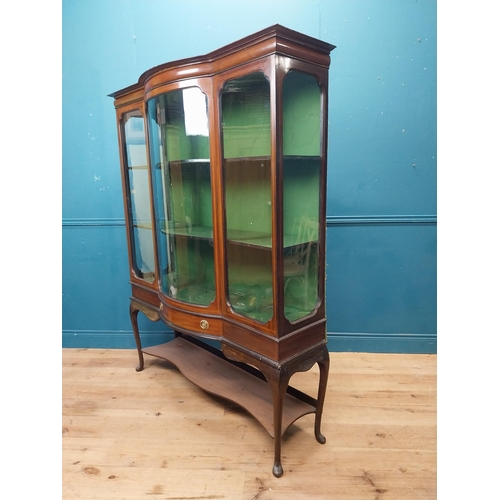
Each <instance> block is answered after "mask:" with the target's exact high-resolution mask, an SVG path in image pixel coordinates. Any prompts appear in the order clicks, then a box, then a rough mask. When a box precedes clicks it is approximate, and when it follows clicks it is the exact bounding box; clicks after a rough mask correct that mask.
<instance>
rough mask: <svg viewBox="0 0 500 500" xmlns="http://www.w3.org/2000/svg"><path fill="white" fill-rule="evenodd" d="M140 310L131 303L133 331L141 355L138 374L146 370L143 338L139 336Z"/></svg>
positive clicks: (137, 368)
mask: <svg viewBox="0 0 500 500" xmlns="http://www.w3.org/2000/svg"><path fill="white" fill-rule="evenodd" d="M138 313H139V309H138V308H137V307H136V306H135V305H134V303H133V302H130V322H131V323H132V330H133V331H134V338H135V345H136V346H137V352H138V354H139V364H138V365H137V367H136V368H135V370H136V371H137V372H140V371H142V370H143V369H144V355H143V354H142V345H141V337H140V335H139V325H138V323H137V314H138Z"/></svg>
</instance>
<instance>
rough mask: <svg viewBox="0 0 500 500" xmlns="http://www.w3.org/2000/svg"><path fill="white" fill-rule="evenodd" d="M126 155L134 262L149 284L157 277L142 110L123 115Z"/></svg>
mask: <svg viewBox="0 0 500 500" xmlns="http://www.w3.org/2000/svg"><path fill="white" fill-rule="evenodd" d="M122 131H123V142H124V157H125V163H126V166H127V173H128V175H127V183H128V191H129V195H128V211H129V217H130V220H131V228H130V231H131V233H132V234H131V244H132V265H133V269H134V273H135V275H136V276H137V277H138V278H142V279H143V280H145V281H147V282H148V283H153V282H154V280H155V274H154V273H155V263H154V249H153V230H152V225H151V205H150V197H149V173H148V166H147V153H146V135H145V129H144V118H143V116H142V115H141V114H140V112H139V111H131V112H129V113H125V114H124V115H123V118H122Z"/></svg>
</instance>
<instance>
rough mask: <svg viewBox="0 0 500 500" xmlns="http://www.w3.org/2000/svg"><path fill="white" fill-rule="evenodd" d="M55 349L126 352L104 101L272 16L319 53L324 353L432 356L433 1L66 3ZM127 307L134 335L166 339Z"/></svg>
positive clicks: (119, 220) (114, 164) (116, 196)
mask: <svg viewBox="0 0 500 500" xmlns="http://www.w3.org/2000/svg"><path fill="white" fill-rule="evenodd" d="M62 7H63V10H62V22H63V24H62V28H63V32H62V48H63V59H62V60H63V66H62V77H63V80H62V118H63V121H62V131H63V137H62V187H63V191H62V210H63V226H62V257H63V262H62V291H63V303H62V328H63V332H62V333H63V337H62V339H63V340H62V344H63V347H105V348H131V347H134V341H133V335H132V330H131V326H130V322H129V317H128V298H129V295H130V288H129V284H128V279H129V277H128V267H127V266H128V264H127V255H126V252H127V247H126V237H125V226H124V215H123V205H122V195H121V180H120V169H119V158H118V146H117V135H116V125H115V112H114V108H113V100H112V99H111V98H109V97H107V95H108V94H109V93H111V92H113V91H115V90H118V89H121V88H123V87H125V86H128V85H130V84H132V83H135V82H136V81H137V79H138V77H139V75H140V74H141V73H143V72H144V71H145V70H147V69H149V68H151V67H152V66H155V65H157V64H161V63H163V62H167V61H171V60H175V59H181V58H184V57H191V56H197V55H201V54H205V53H207V52H210V51H212V50H215V49H217V48H219V47H220V46H222V45H225V44H227V43H230V42H232V41H234V40H237V39H239V38H242V37H243V36H246V35H249V34H251V33H253V32H255V31H258V30H260V29H263V28H266V27H268V26H270V25H273V24H276V23H279V24H282V25H284V26H286V27H288V28H291V29H294V30H297V31H300V32H303V33H306V34H308V35H311V36H313V37H316V38H320V39H323V40H325V41H327V42H330V43H333V44H335V45H337V48H336V49H335V50H334V51H333V52H332V65H331V70H330V101H329V153H328V154H329V156H328V169H329V173H328V200H327V214H328V216H327V240H328V241H327V243H328V246H327V320H328V322H327V330H328V339H329V344H328V346H329V349H330V350H332V351H343V350H353V351H367V352H431V353H433V352H436V300H437V297H436V227H437V217H436V162H437V160H436V1H435V0H418V1H415V0H315V1H313V0H238V1H235V0H233V1H228V0H180V1H179V0H176V1H174V0H105V1H103V0H63V3H62ZM139 316H140V327H141V330H142V332H143V333H144V339H145V342H144V343H145V344H146V345H147V344H150V343H154V342H158V341H162V340H164V339H167V338H169V336H170V335H171V332H168V330H167V329H166V328H165V327H163V326H162V325H161V324H160V323H153V322H150V321H149V320H147V319H146V318H144V317H143V316H142V315H139Z"/></svg>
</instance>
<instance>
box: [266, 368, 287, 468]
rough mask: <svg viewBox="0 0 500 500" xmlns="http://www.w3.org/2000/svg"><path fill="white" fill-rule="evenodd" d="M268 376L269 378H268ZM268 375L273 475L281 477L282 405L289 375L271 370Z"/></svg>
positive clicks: (281, 371)
mask: <svg viewBox="0 0 500 500" xmlns="http://www.w3.org/2000/svg"><path fill="white" fill-rule="evenodd" d="M269 375H270V376H269ZM269 375H268V382H269V385H270V386H271V390H272V394H273V412H274V415H273V418H274V465H273V475H274V476H275V477H281V476H282V475H283V467H282V465H281V437H282V427H283V425H282V424H283V404H284V401H285V394H286V390H287V388H288V381H289V380H290V376H289V375H285V373H284V371H283V370H271V371H270V374H269Z"/></svg>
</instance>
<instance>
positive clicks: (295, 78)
mask: <svg viewBox="0 0 500 500" xmlns="http://www.w3.org/2000/svg"><path fill="white" fill-rule="evenodd" d="M283 154H284V157H283V177H284V179H283V226H284V231H283V232H284V241H283V246H284V252H285V255H284V275H285V276H284V299H285V317H286V318H287V319H288V320H289V321H291V322H293V321H298V320H300V319H301V318H304V317H305V316H308V315H309V314H311V313H312V312H314V310H315V309H316V308H317V306H318V301H319V294H318V283H319V281H318V278H319V268H318V231H319V206H320V205H319V204H320V199H319V193H320V169H321V157H320V154H321V92H320V87H319V84H318V81H317V80H316V78H314V77H313V76H311V75H307V74H304V73H300V72H298V71H290V73H288V75H287V76H286V77H285V79H284V81H283Z"/></svg>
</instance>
